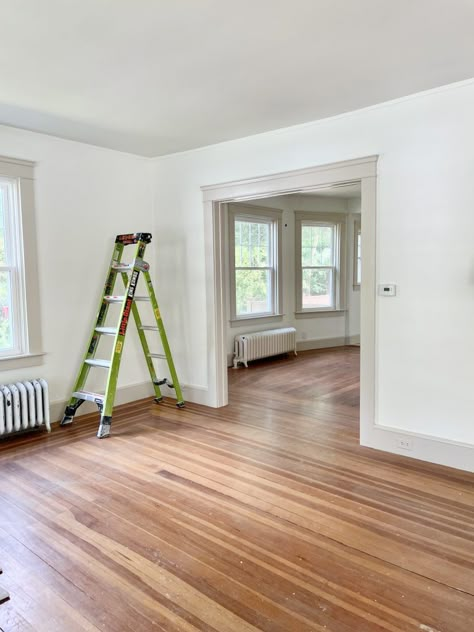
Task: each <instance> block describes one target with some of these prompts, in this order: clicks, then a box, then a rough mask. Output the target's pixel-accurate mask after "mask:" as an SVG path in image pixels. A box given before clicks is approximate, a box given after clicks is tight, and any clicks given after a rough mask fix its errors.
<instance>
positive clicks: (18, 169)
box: [0, 156, 44, 371]
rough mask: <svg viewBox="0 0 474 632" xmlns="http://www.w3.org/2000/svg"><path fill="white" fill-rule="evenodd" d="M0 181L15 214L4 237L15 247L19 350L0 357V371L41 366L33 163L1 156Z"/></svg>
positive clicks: (14, 316) (16, 323)
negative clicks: (6, 186) (6, 187)
mask: <svg viewBox="0 0 474 632" xmlns="http://www.w3.org/2000/svg"><path fill="white" fill-rule="evenodd" d="M0 178H3V179H5V180H9V181H10V182H11V189H10V190H11V191H12V194H13V195H14V196H16V199H14V200H13V203H14V204H15V205H16V208H17V211H18V212H17V214H16V217H15V219H14V222H13V224H12V225H11V230H10V234H9V235H7V237H9V238H10V239H12V240H13V241H14V242H16V244H17V248H16V261H15V264H16V265H15V268H16V270H17V271H18V275H17V278H16V279H15V281H16V283H15V285H16V288H15V292H16V308H17V309H16V310H15V311H14V314H13V322H14V326H15V327H16V330H17V331H18V332H19V338H18V342H19V344H18V348H16V349H14V350H9V351H8V352H7V353H5V354H2V355H0V371H4V370H10V369H16V368H22V367H28V366H35V365H38V364H41V363H42V356H43V355H44V353H43V351H42V345H41V323H40V296H39V287H38V261H37V251H36V227H35V208H34V163H33V162H30V161H27V160H18V159H16V158H7V157H3V156H0Z"/></svg>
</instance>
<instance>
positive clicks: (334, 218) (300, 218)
mask: <svg viewBox="0 0 474 632" xmlns="http://www.w3.org/2000/svg"><path fill="white" fill-rule="evenodd" d="M304 222H308V223H314V224H316V225H318V224H319V225H323V226H324V225H326V226H335V227H336V231H335V240H336V243H335V244H334V250H335V260H336V261H335V264H336V265H335V275H334V276H335V278H334V290H333V291H334V305H333V306H332V307H312V308H304V307H303V292H302V277H303V266H302V264H301V226H302V224H303V223H304ZM346 223H347V214H345V213H316V212H315V213H311V212H307V211H295V258H296V261H295V272H296V283H295V285H296V310H295V314H296V315H297V316H298V315H301V314H305V315H309V316H318V315H321V314H327V313H328V312H330V313H335V312H343V311H344V310H345V302H344V299H345V293H346V290H345V288H346V278H345V277H346V274H345V270H346Z"/></svg>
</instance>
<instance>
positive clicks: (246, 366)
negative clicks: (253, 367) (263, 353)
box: [243, 360, 249, 369]
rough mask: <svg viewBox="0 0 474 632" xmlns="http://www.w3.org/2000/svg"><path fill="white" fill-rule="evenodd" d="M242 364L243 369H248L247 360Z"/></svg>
mask: <svg viewBox="0 0 474 632" xmlns="http://www.w3.org/2000/svg"><path fill="white" fill-rule="evenodd" d="M243 362H244V366H245V368H246V369H248V368H249V365H248V362H247V360H244V361H243Z"/></svg>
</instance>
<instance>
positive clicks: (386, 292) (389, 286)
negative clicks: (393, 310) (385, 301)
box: [378, 283, 397, 296]
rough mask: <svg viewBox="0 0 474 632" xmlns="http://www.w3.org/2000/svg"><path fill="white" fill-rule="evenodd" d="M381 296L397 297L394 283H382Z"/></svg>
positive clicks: (380, 287) (380, 286)
mask: <svg viewBox="0 0 474 632" xmlns="http://www.w3.org/2000/svg"><path fill="white" fill-rule="evenodd" d="M378 293H379V296H396V294H397V286H396V285H395V284H394V283H380V284H379V292H378Z"/></svg>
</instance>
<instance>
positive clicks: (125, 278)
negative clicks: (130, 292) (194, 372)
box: [122, 272, 163, 402]
mask: <svg viewBox="0 0 474 632" xmlns="http://www.w3.org/2000/svg"><path fill="white" fill-rule="evenodd" d="M122 281H123V284H124V285H125V286H126V284H127V283H128V275H127V274H126V273H125V272H124V273H123V274H122ZM132 314H133V319H134V321H135V325H136V327H137V331H138V337H139V339H140V343H141V345H142V349H143V355H144V356H145V360H146V365H147V367H148V372H149V374H150V379H151V381H152V383H153V388H154V390H155V401H157V402H161V401H162V399H163V395H162V394H161V390H160V387H159V386H158V384H156V382H157V381H158V380H157V377H156V372H155V365H154V364H153V360H152V358H150V357H149V353H150V348H149V346H148V340H147V338H146V335H145V331H144V330H143V325H142V321H141V317H140V312H139V311H138V306H137V304H136V303H135V302H133V305H132Z"/></svg>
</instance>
